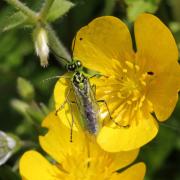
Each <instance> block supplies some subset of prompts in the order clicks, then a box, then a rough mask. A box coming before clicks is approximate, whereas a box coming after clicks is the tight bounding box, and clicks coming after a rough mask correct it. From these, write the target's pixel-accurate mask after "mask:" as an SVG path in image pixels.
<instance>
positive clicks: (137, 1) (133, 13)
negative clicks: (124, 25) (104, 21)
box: [125, 0, 160, 21]
mask: <svg viewBox="0 0 180 180" xmlns="http://www.w3.org/2000/svg"><path fill="white" fill-rule="evenodd" d="M125 2H126V4H127V5H128V8H127V15H128V19H129V20H130V21H134V20H135V19H136V18H137V16H138V15H139V14H141V13H143V12H149V13H155V12H156V10H157V9H158V5H159V3H160V0H125Z"/></svg>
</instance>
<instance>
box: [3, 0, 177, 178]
mask: <svg viewBox="0 0 180 180" xmlns="http://www.w3.org/2000/svg"><path fill="white" fill-rule="evenodd" d="M23 2H26V4H27V5H28V6H29V7H31V8H32V9H34V10H38V9H39V7H40V6H41V4H42V2H43V1H42V0H38V1H37V0H25V1H23ZM71 2H72V3H73V4H74V6H73V7H72V8H71V9H70V8H69V12H67V13H65V14H64V15H63V16H62V17H61V18H59V19H57V20H56V21H55V22H53V23H52V25H53V27H54V29H55V30H56V32H57V34H58V36H59V38H60V40H61V41H62V42H63V44H64V45H65V47H66V48H67V49H68V50H70V46H71V41H72V38H73V36H74V35H75V33H76V31H77V30H78V29H79V28H80V27H82V26H84V25H86V24H87V23H88V22H89V21H91V20H92V19H93V18H95V17H98V16H102V15H114V16H116V17H119V18H120V19H122V20H123V21H125V22H126V24H127V25H128V26H129V28H130V29H131V30H132V27H133V21H134V20H135V19H136V16H137V15H138V14H139V13H141V12H150V13H153V14H155V15H157V16H158V17H159V18H160V19H161V20H162V21H163V22H164V23H165V24H166V25H167V26H169V28H170V29H171V31H172V33H173V34H174V37H175V39H176V42H177V45H178V48H180V1H179V0H72V1H71ZM15 11H16V10H15V9H13V8H12V7H11V6H9V5H7V3H6V2H5V1H0V114H1V116H0V130H3V131H5V132H12V133H14V134H16V135H18V136H19V137H20V138H21V139H22V140H23V142H24V144H25V146H23V148H21V150H20V151H18V152H17V153H16V154H15V155H14V156H13V157H11V158H10V159H9V160H8V162H7V163H6V165H3V166H1V167H0V180H14V179H19V176H18V173H17V172H18V165H17V164H18V158H19V157H20V155H21V154H22V153H23V152H24V151H25V150H27V149H32V148H37V149H39V150H40V151H41V149H40V147H39V146H38V145H37V143H36V142H37V136H38V134H40V133H43V132H42V129H39V128H38V124H40V122H41V119H42V118H43V117H44V115H45V114H47V112H48V111H49V110H50V109H51V108H52V106H53V102H52V98H51V97H52V92H53V86H54V82H55V81H51V82H49V81H46V82H43V80H44V79H46V78H48V77H51V76H53V75H59V74H61V73H62V72H63V69H62V67H61V66H60V64H59V63H58V62H57V61H56V60H55V58H54V57H53V56H52V55H50V60H49V66H48V68H42V67H41V66H40V65H39V64H40V63H39V58H38V57H37V56H36V54H35V51H34V44H33V40H32V29H31V28H29V27H23V28H22V27H19V28H18V27H17V28H15V29H11V30H9V31H5V32H1V29H2V28H3V27H4V24H6V23H7V18H8V17H9V16H10V15H11V14H12V13H13V12H15ZM18 77H23V78H25V79H26V80H28V82H26V81H25V82H24V80H23V79H19V80H18V81H17V79H18ZM23 83H25V85H24V86H27V89H28V90H29V91H28V90H27V92H29V93H30V94H31V95H32V97H31V98H30V99H28V98H27V97H24V96H23V92H19V91H18V87H21V86H22V84H23ZM25 89H26V88H25ZM28 96H29V94H28ZM26 108H27V109H28V110H29V112H28V113H25V109H26ZM179 109H180V103H178V104H177V107H176V109H175V111H174V113H173V114H172V116H171V118H170V119H169V120H168V121H167V122H166V123H164V124H162V125H161V126H160V131H159V134H158V136H157V137H156V138H155V140H153V141H152V142H150V143H149V144H148V145H146V146H144V147H143V148H142V150H141V152H140V155H139V157H138V159H137V161H140V160H141V161H144V162H145V163H146V164H147V174H146V179H147V180H169V179H171V180H179V179H180V111H179ZM30 111H31V112H33V113H30ZM33 121H35V123H34V122H33Z"/></svg>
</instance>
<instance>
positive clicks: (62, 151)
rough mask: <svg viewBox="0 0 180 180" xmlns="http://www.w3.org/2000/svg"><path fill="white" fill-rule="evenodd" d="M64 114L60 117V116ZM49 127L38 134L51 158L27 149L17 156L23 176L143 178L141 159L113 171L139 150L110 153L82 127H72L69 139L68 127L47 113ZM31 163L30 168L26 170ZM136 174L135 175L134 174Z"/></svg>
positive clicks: (47, 179) (46, 178)
mask: <svg viewBox="0 0 180 180" xmlns="http://www.w3.org/2000/svg"><path fill="white" fill-rule="evenodd" d="M62 118H63V117H62ZM43 126H44V127H47V128H48V129H49V131H48V133H47V134H46V135H45V136H40V144H41V146H42V148H43V149H44V150H45V151H46V152H47V153H48V154H49V155H50V156H51V157H52V158H53V159H54V160H53V162H55V163H50V162H49V161H47V160H46V159H45V158H44V157H43V156H42V155H41V154H40V153H38V152H36V151H28V152H26V153H25V154H24V155H23V156H22V158H21V160H20V174H21V176H22V177H23V178H24V179H26V180H32V179H33V180H41V179H44V180H55V179H57V180H58V179H67V180H68V179H72V180H75V179H95V178H98V179H112V180H115V179H119V177H121V178H123V179H125V180H126V179H127V180H128V179H132V177H134V178H133V179H135V180H143V178H144V175H145V165H144V163H137V164H134V165H132V166H130V167H128V168H127V169H126V170H125V171H122V172H121V173H118V172H116V171H117V170H119V169H121V168H125V167H126V166H127V165H129V164H131V163H132V162H133V161H134V159H135V158H136V157H137V155H138V152H139V151H138V150H133V151H127V152H118V153H109V152H105V151H104V150H102V149H101V148H100V147H99V146H98V144H97V143H96V141H95V139H94V137H91V136H89V135H88V134H84V133H83V132H81V131H73V136H72V137H73V141H72V142H70V141H69V140H68V139H69V136H70V130H69V128H67V127H66V126H65V125H64V124H63V123H62V121H61V120H60V119H59V118H58V116H55V113H54V112H52V113H50V114H49V115H48V116H47V117H46V118H45V120H44V121H43ZM29 164H31V167H32V168H31V171H29ZM135 174H136V176H134V175H135Z"/></svg>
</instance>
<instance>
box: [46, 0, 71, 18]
mask: <svg viewBox="0 0 180 180" xmlns="http://www.w3.org/2000/svg"><path fill="white" fill-rule="evenodd" d="M73 6H74V4H73V3H72V2H69V1H66V0H55V1H54V3H53V5H52V7H51V8H50V10H49V13H48V16H47V20H48V21H55V20H56V19H58V18H59V17H61V16H63V15H64V14H65V13H67V12H68V11H69V10H70V9H71V8H72V7H73Z"/></svg>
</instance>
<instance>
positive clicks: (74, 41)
mask: <svg viewBox="0 0 180 180" xmlns="http://www.w3.org/2000/svg"><path fill="white" fill-rule="evenodd" d="M76 36H77V34H75V37H74V40H73V47H72V53H71V61H72V60H73V53H74V48H75V43H76Z"/></svg>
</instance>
